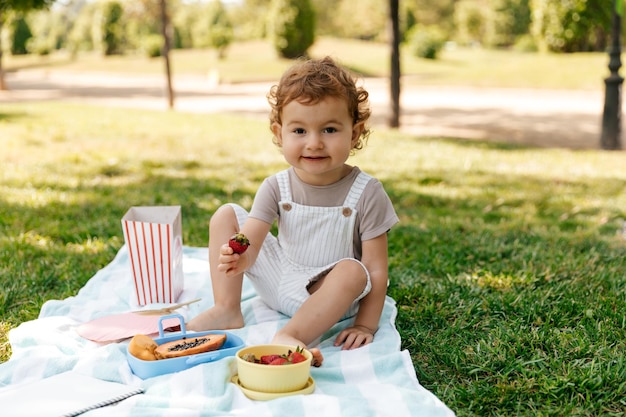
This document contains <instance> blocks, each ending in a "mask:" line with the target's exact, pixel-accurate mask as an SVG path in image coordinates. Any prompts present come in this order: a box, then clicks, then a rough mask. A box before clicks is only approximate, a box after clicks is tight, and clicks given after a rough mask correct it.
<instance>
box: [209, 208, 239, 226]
mask: <svg viewBox="0 0 626 417" xmlns="http://www.w3.org/2000/svg"><path fill="white" fill-rule="evenodd" d="M231 223H234V224H238V222H237V213H236V211H235V207H233V205H232V204H224V205H222V206H220V207H218V209H217V210H215V212H214V213H213V216H211V220H210V221H209V226H216V225H224V224H231Z"/></svg>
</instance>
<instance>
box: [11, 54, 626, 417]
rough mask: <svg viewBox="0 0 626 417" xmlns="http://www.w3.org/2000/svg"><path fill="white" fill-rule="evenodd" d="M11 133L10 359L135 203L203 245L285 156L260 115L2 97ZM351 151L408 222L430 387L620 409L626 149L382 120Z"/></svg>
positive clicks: (107, 246)
mask: <svg viewBox="0 0 626 417" xmlns="http://www.w3.org/2000/svg"><path fill="white" fill-rule="evenodd" d="M355 49H356V48H355ZM587 58H588V57H586V58H585V59H587ZM11 65H13V64H11ZM276 65H278V66H279V67H280V65H282V64H280V63H278V64H276ZM268 71H269V70H268ZM363 71H364V70H363ZM368 71H373V70H372V69H371V68H370V69H369V70H368ZM584 71H587V70H586V69H585V70H584ZM269 72H271V71H269ZM601 72H602V71H599V73H601ZM555 88H556V87H555ZM581 88H582V87H581ZM0 142H1V146H2V152H1V153H0V165H1V166H2V170H1V171H0V286H1V287H2V288H3V290H2V291H1V292H0V317H1V319H0V344H1V345H0V360H2V361H5V360H7V359H8V358H9V357H10V354H11V349H10V346H9V345H8V343H7V332H8V330H9V329H11V328H13V327H15V326H17V325H19V324H20V323H22V322H24V321H27V320H32V319H35V318H36V317H37V315H38V312H39V309H40V307H41V305H42V303H44V302H45V301H46V300H49V299H62V298H65V297H69V296H72V295H74V294H75V293H76V292H77V291H78V289H79V288H81V287H82V286H83V285H84V284H85V283H86V282H87V280H89V278H90V277H91V276H93V275H94V273H95V272H96V271H97V270H98V269H100V268H102V267H104V266H105V265H106V264H108V263H109V262H110V261H111V260H112V259H113V256H114V255H115V254H116V253H117V251H118V250H119V248H120V247H121V245H122V244H123V235H122V229H121V224H120V219H121V217H122V216H123V214H124V213H125V212H126V210H127V209H128V208H129V207H130V206H133V205H169V204H179V205H181V206H182V212H183V239H184V242H185V244H186V245H190V246H204V245H206V241H207V236H208V233H207V225H208V220H209V218H210V216H211V213H212V212H213V211H214V210H215V208H216V207H218V206H219V205H220V204H222V203H224V202H229V201H234V202H238V203H240V204H242V205H244V206H250V204H251V202H252V199H253V197H254V192H255V190H256V188H257V187H258V185H259V184H260V182H261V181H262V179H263V178H264V177H265V176H267V175H270V174H271V173H273V172H275V171H276V170H278V169H281V168H283V167H285V162H284V161H283V159H282V156H281V155H280V153H279V152H278V150H277V149H276V148H275V147H274V146H273V145H272V144H271V136H270V132H269V130H268V127H267V123H266V122H265V121H262V120H260V121H259V120H256V119H246V118H243V117H235V116H226V115H198V114H182V113H176V112H157V111H145V110H129V109H115V108H104V107H95V106H85V105H81V106H78V105H71V104H60V103H54V102H51V103H19V104H17V103H16V104H3V105H2V107H1V108H0ZM233 144H236V145H233ZM242 150H243V151H242ZM350 163H352V164H356V165H358V166H360V167H361V168H362V169H364V170H365V171H367V172H370V173H371V174H373V175H375V176H376V177H378V178H379V179H380V180H381V181H382V182H383V184H384V185H385V187H386V189H387V191H388V192H389V194H390V196H391V199H392V201H393V202H394V205H395V207H396V210H397V212H398V214H399V216H400V218H401V223H400V224H399V225H398V226H397V227H394V228H393V229H392V230H391V231H390V234H389V241H390V249H389V254H390V281H391V282H390V287H389V295H391V296H392V297H393V298H394V299H396V300H397V302H398V308H399V314H398V318H397V327H398V329H399V331H400V334H401V336H402V340H403V348H405V349H408V350H409V351H410V352H411V355H412V358H413V362H414V365H415V369H416V371H417V375H418V378H419V380H420V383H421V384H422V385H423V386H425V387H426V388H427V389H429V390H431V391H432V392H434V393H435V394H436V395H437V396H438V397H439V398H440V399H441V400H442V401H444V402H445V403H446V404H447V405H448V406H449V407H450V408H452V409H453V410H454V411H455V412H456V413H457V414H458V415H459V416H549V415H580V416H582V415H615V416H617V415H623V413H624V410H626V400H624V396H623V393H624V392H625V391H626V382H624V381H626V360H625V359H624V358H625V356H624V352H625V351H626V317H625V315H624V306H625V303H626V295H625V294H626V282H625V280H624V274H625V271H626V233H625V232H624V219H626V211H625V209H624V208H625V207H626V171H624V168H623V167H624V154H623V152H605V151H571V150H565V149H536V148H530V147H523V146H511V145H506V144H494V143H487V142H479V141H463V140H451V139H441V138H432V137H414V136H410V135H406V134H401V133H398V132H395V131H386V130H377V131H376V132H375V134H374V135H373V136H372V137H371V139H370V142H369V144H368V146H367V147H366V148H365V149H364V150H362V151H360V152H359V153H357V155H355V156H354V157H353V158H352V160H351V161H350ZM242 166H244V167H245V169H242V168H241V167H242Z"/></svg>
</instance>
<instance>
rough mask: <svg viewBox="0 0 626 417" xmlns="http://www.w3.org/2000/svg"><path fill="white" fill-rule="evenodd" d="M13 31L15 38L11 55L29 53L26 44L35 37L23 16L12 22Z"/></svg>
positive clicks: (12, 39)
mask: <svg viewBox="0 0 626 417" xmlns="http://www.w3.org/2000/svg"><path fill="white" fill-rule="evenodd" d="M11 30H12V33H13V36H12V38H11V54H13V55H24V54H27V53H28V50H27V49H26V44H27V43H28V41H29V39H30V38H32V37H33V33H32V32H31V31H30V27H29V26H28V23H26V20H25V19H24V17H23V16H20V17H18V18H17V19H15V20H13V21H12V22H11Z"/></svg>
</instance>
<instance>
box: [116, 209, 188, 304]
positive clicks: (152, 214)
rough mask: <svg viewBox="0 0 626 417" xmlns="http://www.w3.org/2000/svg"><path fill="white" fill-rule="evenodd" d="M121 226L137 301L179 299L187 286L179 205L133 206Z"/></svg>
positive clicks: (163, 301)
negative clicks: (185, 285) (185, 284)
mask: <svg viewBox="0 0 626 417" xmlns="http://www.w3.org/2000/svg"><path fill="white" fill-rule="evenodd" d="M122 229H123V230H124V240H125V241H126V246H127V247H128V253H129V256H130V264H131V269H132V276H133V280H134V283H135V293H136V296H137V304H138V305H140V306H143V305H146V304H152V303H175V302H177V299H178V297H179V296H180V294H181V293H182V291H183V287H184V275H183V236H182V215H181V210H180V206H147V207H131V208H130V209H129V210H128V211H127V212H126V214H125V215H124V217H123V218H122Z"/></svg>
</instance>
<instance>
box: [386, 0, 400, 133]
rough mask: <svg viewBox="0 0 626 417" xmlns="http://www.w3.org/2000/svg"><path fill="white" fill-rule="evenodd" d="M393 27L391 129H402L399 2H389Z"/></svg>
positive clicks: (390, 0)
mask: <svg viewBox="0 0 626 417" xmlns="http://www.w3.org/2000/svg"><path fill="white" fill-rule="evenodd" d="M389 21H390V26H391V36H390V43H391V77H390V84H391V91H390V93H391V118H390V119H389V127H400V75H401V74H400V16H399V1H398V0H389Z"/></svg>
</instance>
